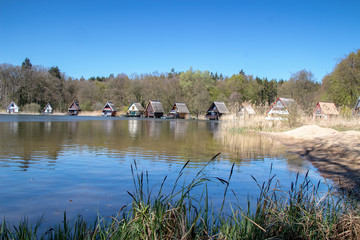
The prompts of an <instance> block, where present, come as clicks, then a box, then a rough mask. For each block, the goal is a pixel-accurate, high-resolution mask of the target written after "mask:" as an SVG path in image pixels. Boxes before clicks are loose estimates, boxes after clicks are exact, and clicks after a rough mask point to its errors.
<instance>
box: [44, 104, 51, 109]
mask: <svg viewBox="0 0 360 240" xmlns="http://www.w3.org/2000/svg"><path fill="white" fill-rule="evenodd" d="M48 108H50V109H51V110H53V107H52V106H51V104H50V103H48V104H46V106H45V107H44V108H43V110H45V109H48Z"/></svg>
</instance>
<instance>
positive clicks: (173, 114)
mask: <svg viewBox="0 0 360 240" xmlns="http://www.w3.org/2000/svg"><path fill="white" fill-rule="evenodd" d="M189 114H190V111H189V109H188V108H187V106H186V104H185V103H175V104H174V106H173V107H172V108H171V110H170V113H169V114H168V117H170V118H181V119H185V118H187V117H188V116H189Z"/></svg>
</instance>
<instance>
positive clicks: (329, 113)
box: [313, 102, 339, 119]
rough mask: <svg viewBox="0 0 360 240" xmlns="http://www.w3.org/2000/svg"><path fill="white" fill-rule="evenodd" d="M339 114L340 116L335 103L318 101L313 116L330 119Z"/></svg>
mask: <svg viewBox="0 0 360 240" xmlns="http://www.w3.org/2000/svg"><path fill="white" fill-rule="evenodd" d="M337 116H339V111H338V110H337V108H336V106H335V104H334V103H330V102H318V103H317V104H316V106H315V108H314V112H313V118H324V119H328V118H331V117H337Z"/></svg>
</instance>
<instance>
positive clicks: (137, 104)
mask: <svg viewBox="0 0 360 240" xmlns="http://www.w3.org/2000/svg"><path fill="white" fill-rule="evenodd" d="M132 105H134V106H135V107H136V109H137V110H138V111H142V112H143V111H145V109H144V108H143V106H141V104H140V103H133V104H131V105H130V107H129V108H128V111H131V109H130V108H131V106H132Z"/></svg>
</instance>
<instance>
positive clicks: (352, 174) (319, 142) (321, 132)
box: [262, 125, 360, 196]
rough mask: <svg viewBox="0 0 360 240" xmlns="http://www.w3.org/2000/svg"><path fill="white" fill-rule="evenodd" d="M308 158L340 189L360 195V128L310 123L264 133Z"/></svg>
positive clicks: (291, 150)
mask: <svg viewBox="0 0 360 240" xmlns="http://www.w3.org/2000/svg"><path fill="white" fill-rule="evenodd" d="M262 134H264V135H267V136H270V137H271V138H274V139H277V140H279V141H280V142H281V143H283V144H284V145H285V146H286V147H287V148H288V150H289V151H290V152H293V153H296V154H299V155H300V156H302V157H304V158H306V159H308V160H309V161H310V162H311V163H312V164H313V165H314V166H315V167H316V168H317V169H318V170H319V172H320V174H321V175H322V176H323V177H325V178H328V179H331V180H332V181H334V182H335V184H337V185H338V186H339V187H340V188H341V189H343V190H345V191H349V192H352V193H355V194H356V195H357V196H360V132H358V131H345V132H338V131H336V130H334V129H330V128H322V127H319V126H317V125H307V126H302V127H300V128H297V129H294V130H291V131H288V132H283V133H262Z"/></svg>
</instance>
